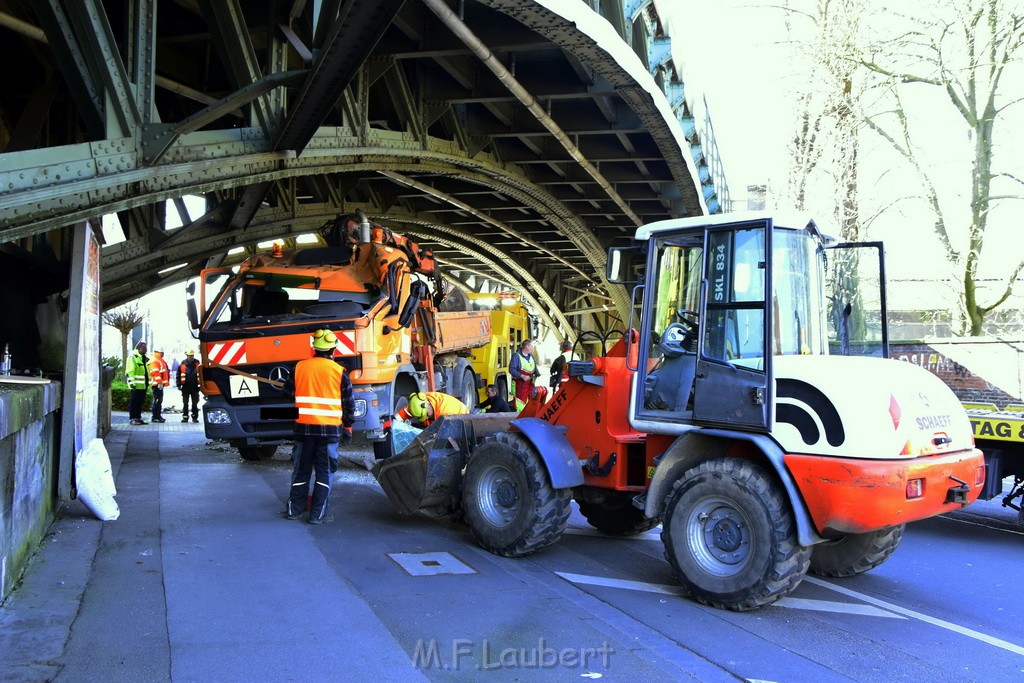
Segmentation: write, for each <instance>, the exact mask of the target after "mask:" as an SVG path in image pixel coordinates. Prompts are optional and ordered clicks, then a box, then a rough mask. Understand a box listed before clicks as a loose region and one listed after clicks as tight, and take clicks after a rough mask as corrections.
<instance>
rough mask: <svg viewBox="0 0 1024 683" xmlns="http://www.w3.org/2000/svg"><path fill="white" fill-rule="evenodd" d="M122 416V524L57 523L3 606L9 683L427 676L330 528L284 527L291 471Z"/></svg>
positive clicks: (179, 428)
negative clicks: (348, 566) (339, 558)
mask: <svg viewBox="0 0 1024 683" xmlns="http://www.w3.org/2000/svg"><path fill="white" fill-rule="evenodd" d="M121 418H122V416H117V418H116V419H115V420H114V424H113V425H112V431H111V433H110V434H109V435H108V436H107V437H106V439H105V440H104V441H105V444H106V447H107V450H108V452H109V454H110V457H111V464H112V468H113V471H114V473H115V477H116V484H117V492H118V493H117V502H118V505H119V506H120V510H121V515H120V517H119V519H118V520H116V521H113V522H100V521H99V520H97V519H96V518H95V517H94V516H93V515H92V514H91V513H89V511H88V510H87V509H86V508H85V506H84V505H82V504H81V503H80V502H78V501H71V502H70V503H69V504H67V505H66V506H65V507H64V509H63V510H61V511H60V513H59V514H58V517H57V520H56V521H55V522H54V524H53V526H52V527H51V529H50V532H49V533H48V534H47V536H46V538H45V539H44V542H43V544H42V546H41V547H40V549H39V551H38V552H37V554H36V555H35V557H34V558H33V559H32V560H31V562H30V564H29V567H28V569H27V571H26V574H25V577H24V579H23V581H22V584H21V585H20V586H19V587H18V588H17V589H16V590H15V591H14V592H13V593H12V595H11V596H10V598H9V599H8V601H7V602H6V603H5V604H4V606H3V607H2V608H0V663H2V667H0V680H3V681H43V680H65V681H96V680H102V681H120V680H132V681H139V680H145V681H163V680H175V681H193V680H195V681H198V680H202V681H211V680H213V681H229V680H255V679H260V680H272V681H277V680H296V679H309V678H313V679H317V678H328V677H330V678H340V679H348V680H366V679H367V678H368V677H370V676H371V673H372V677H373V678H375V679H377V680H416V679H419V678H420V676H419V674H418V672H417V671H416V670H415V669H414V668H413V667H412V665H411V663H410V658H409V656H408V654H407V653H406V652H405V651H404V650H403V649H402V647H400V646H399V644H398V643H397V642H396V640H395V639H394V637H393V636H392V635H391V633H390V632H389V631H388V630H387V628H385V627H384V626H383V625H382V624H381V622H380V621H379V620H378V619H377V618H376V617H375V616H374V614H373V612H372V611H371V610H370V608H369V607H368V606H367V605H366V603H365V602H364V601H363V600H362V599H361V598H360V597H358V596H357V595H356V594H355V593H354V592H353V590H351V589H350V588H349V586H348V584H347V583H346V582H345V581H344V580H339V577H338V575H337V573H336V571H335V570H334V569H333V568H332V567H331V566H330V565H329V564H328V562H327V561H326V560H325V558H324V556H323V555H322V553H321V552H320V551H319V550H318V548H317V544H316V537H317V533H318V532H320V531H321V528H320V527H313V526H310V525H308V524H304V523H300V522H288V521H285V520H283V519H281V518H280V516H279V515H280V511H281V510H282V509H283V507H284V506H283V498H284V493H285V490H286V486H287V481H288V478H287V473H288V470H289V469H290V467H289V464H288V463H287V461H286V460H285V461H282V462H275V463H273V465H272V467H271V468H268V467H259V466H252V465H246V464H244V463H241V461H238V459H237V456H234V455H228V454H227V453H226V451H225V450H224V449H223V448H221V449H220V450H218V447H217V446H215V445H213V444H210V443H209V442H207V440H206V438H205V436H204V434H203V428H202V424H194V423H191V422H190V423H188V424H182V423H181V422H180V421H175V420H174V419H173V418H174V416H173V415H172V416H169V417H168V418H167V422H166V423H163V424H149V425H144V426H133V425H129V424H127V416H123V419H121ZM211 446H212V449H211ZM211 454H212V455H211ZM218 454H219V455H218ZM352 634H358V637H353V635H352Z"/></svg>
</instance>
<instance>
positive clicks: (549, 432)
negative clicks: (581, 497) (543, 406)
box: [509, 417, 583, 489]
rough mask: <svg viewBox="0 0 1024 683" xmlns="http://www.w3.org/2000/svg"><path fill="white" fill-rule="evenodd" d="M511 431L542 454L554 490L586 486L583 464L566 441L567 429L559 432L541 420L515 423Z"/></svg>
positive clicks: (520, 419) (521, 420)
mask: <svg viewBox="0 0 1024 683" xmlns="http://www.w3.org/2000/svg"><path fill="white" fill-rule="evenodd" d="M509 429H512V430H514V431H517V432H519V433H521V434H522V435H523V436H525V437H526V438H527V439H529V441H530V443H532V444H533V446H534V448H536V449H537V452H538V453H539V454H540V457H541V460H543V461H544V466H545V467H547V469H548V476H549V477H551V487H552V488H556V489H565V488H570V487H573V486H581V485H582V484H583V465H582V462H583V461H582V460H580V459H579V458H577V457H576V451H575V450H573V447H572V446H571V445H570V444H569V440H568V439H566V438H565V432H564V431H563V430H564V429H565V428H564V427H562V428H559V427H555V426H554V425H552V424H551V423H550V422H546V421H544V420H542V419H540V418H539V417H523V418H519V419H517V420H512V422H511V424H510V425H509Z"/></svg>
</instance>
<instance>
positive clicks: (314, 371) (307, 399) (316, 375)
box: [295, 357, 345, 425]
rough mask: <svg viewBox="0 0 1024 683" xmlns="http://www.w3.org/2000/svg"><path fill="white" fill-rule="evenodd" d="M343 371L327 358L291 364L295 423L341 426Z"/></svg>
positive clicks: (310, 359) (343, 369) (309, 359)
mask: <svg viewBox="0 0 1024 683" xmlns="http://www.w3.org/2000/svg"><path fill="white" fill-rule="evenodd" d="M343 372H345V368H343V367H342V366H340V365H338V364H337V363H335V362H334V361H333V360H331V359H330V358H320V357H315V358H307V359H306V360H303V361H299V362H298V363H297V364H296V365H295V407H296V408H298V410H299V417H298V418H297V419H296V420H295V421H296V422H298V423H300V424H307V425H341V418H342V410H341V376H342V373H343Z"/></svg>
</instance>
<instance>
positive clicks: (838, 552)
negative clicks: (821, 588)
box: [810, 524, 906, 578]
mask: <svg viewBox="0 0 1024 683" xmlns="http://www.w3.org/2000/svg"><path fill="white" fill-rule="evenodd" d="M905 527H906V525H905V524H900V525H898V526H891V527H886V528H884V529H879V530H877V531H870V532H868V533H865V534H850V535H848V536H845V537H843V538H841V539H838V540H837V541H831V542H829V541H826V542H825V543H821V544H818V545H816V546H814V547H813V549H812V552H811V568H810V571H811V573H812V574H816V575H818V576H831V577H834V578H845V577H849V576H856V575H857V574H863V573H864V572H866V571H870V570H872V569H874V568H875V567H877V566H878V565H880V564H882V563H883V562H885V561H886V560H888V559H889V557H890V556H892V554H893V553H894V552H896V547H897V546H899V544H900V540H902V538H903V529H904V528H905Z"/></svg>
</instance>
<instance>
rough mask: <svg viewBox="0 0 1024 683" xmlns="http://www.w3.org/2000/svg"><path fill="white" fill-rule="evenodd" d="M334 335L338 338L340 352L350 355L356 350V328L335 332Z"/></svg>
mask: <svg viewBox="0 0 1024 683" xmlns="http://www.w3.org/2000/svg"><path fill="white" fill-rule="evenodd" d="M334 336H336V337H337V338H338V353H340V354H341V355H343V356H350V355H352V354H354V353H355V352H356V332H355V330H348V331H347V332H335V333H334Z"/></svg>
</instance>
